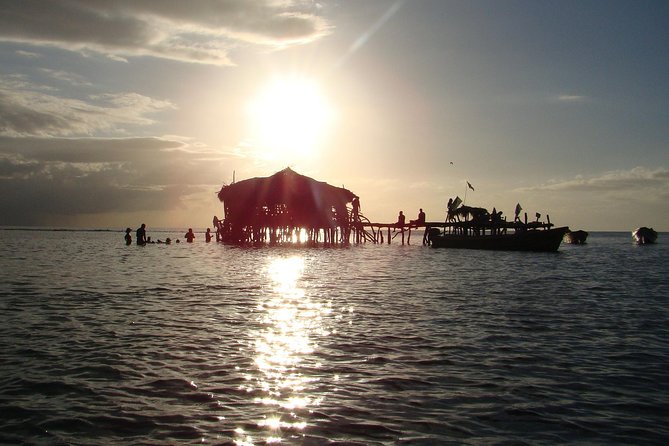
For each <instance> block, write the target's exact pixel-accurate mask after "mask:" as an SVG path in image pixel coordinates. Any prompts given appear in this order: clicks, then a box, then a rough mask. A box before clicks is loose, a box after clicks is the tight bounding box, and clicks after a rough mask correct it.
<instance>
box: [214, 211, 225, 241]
mask: <svg viewBox="0 0 669 446" xmlns="http://www.w3.org/2000/svg"><path fill="white" fill-rule="evenodd" d="M213 223H214V231H216V241H217V242H220V241H221V240H222V237H223V223H222V222H221V220H219V219H218V217H217V216H215V215H214V221H213Z"/></svg>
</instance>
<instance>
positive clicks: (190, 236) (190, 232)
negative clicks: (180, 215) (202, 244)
mask: <svg viewBox="0 0 669 446" xmlns="http://www.w3.org/2000/svg"><path fill="white" fill-rule="evenodd" d="M184 238H185V239H186V241H187V242H188V243H193V240H195V234H194V233H193V228H188V232H187V233H186V234H184Z"/></svg>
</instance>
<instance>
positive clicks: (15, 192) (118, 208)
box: [0, 137, 230, 225]
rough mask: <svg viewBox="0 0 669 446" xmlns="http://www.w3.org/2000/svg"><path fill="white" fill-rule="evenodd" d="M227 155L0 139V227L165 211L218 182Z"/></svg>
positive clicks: (193, 148) (147, 144)
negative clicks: (100, 215) (81, 215)
mask: <svg viewBox="0 0 669 446" xmlns="http://www.w3.org/2000/svg"><path fill="white" fill-rule="evenodd" d="M229 162H230V156H229V155H228V154H225V153H221V152H220V151H217V150H213V149H211V148H208V147H203V146H201V145H198V144H191V143H188V142H184V141H180V140H176V139H166V138H165V139H163V138H127V139H103V138H83V139H77V138H36V137H21V138H14V137H0V192H1V193H0V208H2V209H3V212H2V214H1V215H0V225H31V224H42V225H48V224H50V222H55V221H58V218H59V216H60V217H62V216H72V215H77V214H89V215H90V214H104V213H124V212H135V211H170V210H173V209H175V208H179V207H183V206H184V204H185V203H186V202H187V201H188V200H189V199H190V198H191V197H194V196H203V197H205V199H208V197H210V199H211V203H212V207H213V206H214V205H215V204H216V203H217V200H216V198H215V192H216V191H217V190H218V188H220V186H221V184H222V174H223V172H224V171H226V170H227V169H226V166H227V165H228V163H229Z"/></svg>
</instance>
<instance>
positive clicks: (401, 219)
mask: <svg viewBox="0 0 669 446" xmlns="http://www.w3.org/2000/svg"><path fill="white" fill-rule="evenodd" d="M405 224H406V217H405V216H404V212H402V211H400V214H399V215H398V216H397V223H395V226H396V227H398V228H404V225H405Z"/></svg>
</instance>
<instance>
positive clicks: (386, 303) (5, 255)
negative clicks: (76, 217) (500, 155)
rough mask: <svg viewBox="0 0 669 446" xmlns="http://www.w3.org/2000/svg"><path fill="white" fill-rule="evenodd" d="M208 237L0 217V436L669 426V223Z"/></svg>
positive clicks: (294, 438)
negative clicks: (647, 230)
mask: <svg viewBox="0 0 669 446" xmlns="http://www.w3.org/2000/svg"><path fill="white" fill-rule="evenodd" d="M149 235H153V236H154V238H155V237H156V236H157V238H164V237H167V236H170V234H149ZM178 235H180V233H176V232H175V233H174V234H172V235H171V236H172V238H176V237H177V236H178ZM202 238H203V237H202V236H201V234H200V237H199V239H197V240H196V242H195V243H194V244H185V243H181V244H179V245H174V244H173V245H170V246H165V245H150V246H145V247H138V246H134V245H133V246H125V245H124V244H123V234H122V233H121V232H118V233H109V232H42V231H7V230H3V231H0V253H1V255H0V278H1V279H2V280H1V281H0V443H2V444H36V445H61V444H73V445H110V444H113V445H135V444H196V443H197V444H201V443H205V444H224V445H225V444H230V445H232V444H236V445H262V444H288V445H322V444H330V445H433V444H471V445H481V444H505V445H522V444H531V445H536V444H565V443H570V444H602V445H611V444H658V445H659V444H667V443H668V442H669V422H668V420H669V278H668V276H667V271H668V270H667V266H666V265H667V264H668V263H669V235H668V234H661V235H660V238H659V242H660V243H658V244H657V245H654V246H641V247H639V246H635V245H634V244H632V240H631V237H630V235H629V234H628V233H595V234H591V236H590V238H589V240H588V241H589V243H588V244H587V245H584V246H572V245H563V246H562V247H561V248H560V252H558V253H551V254H543V253H507V252H483V251H461V250H437V249H431V248H426V247H423V246H420V245H411V246H401V245H399V244H397V243H395V244H392V245H363V246H351V247H348V248H329V249H325V248H297V247H293V248H258V249H241V248H234V247H229V246H223V245H221V244H215V243H212V244H205V243H203V241H202ZM416 238H418V237H416Z"/></svg>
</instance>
